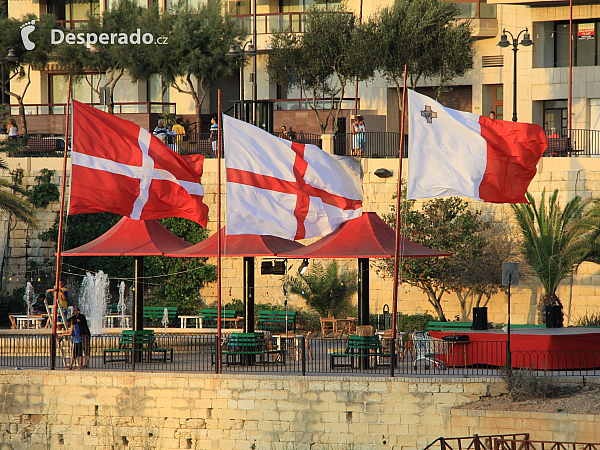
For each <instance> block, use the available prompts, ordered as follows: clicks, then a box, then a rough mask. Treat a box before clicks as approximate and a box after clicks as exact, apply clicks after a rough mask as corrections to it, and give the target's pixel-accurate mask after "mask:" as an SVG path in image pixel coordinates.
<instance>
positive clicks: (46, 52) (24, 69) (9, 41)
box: [0, 14, 56, 133]
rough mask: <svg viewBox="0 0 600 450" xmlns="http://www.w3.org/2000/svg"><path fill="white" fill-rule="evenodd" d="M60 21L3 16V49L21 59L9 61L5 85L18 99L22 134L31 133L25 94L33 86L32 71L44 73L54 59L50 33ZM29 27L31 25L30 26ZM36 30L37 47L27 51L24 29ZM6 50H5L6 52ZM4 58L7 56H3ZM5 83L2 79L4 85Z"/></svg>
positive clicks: (32, 38) (0, 31)
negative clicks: (28, 125) (52, 57)
mask: <svg viewBox="0 0 600 450" xmlns="http://www.w3.org/2000/svg"><path fill="white" fill-rule="evenodd" d="M55 22H56V18H55V17H54V16H53V15H50V14H48V15H44V16H42V18H41V20H38V17H37V16H36V15H34V14H27V15H26V16H24V17H23V18H22V19H21V20H17V19H13V18H9V17H0V48H2V49H13V50H14V52H15V53H14V54H15V56H16V57H17V59H16V60H14V61H5V69H4V70H5V71H6V74H7V82H8V83H10V89H9V86H8V83H7V84H6V85H3V86H2V89H4V92H5V93H6V94H8V95H10V96H11V97H13V98H14V99H16V100H17V103H18V105H19V117H20V118H21V127H20V128H21V131H22V132H23V133H27V118H26V116H25V100H24V99H25V95H27V90H28V89H29V86H30V85H31V71H32V70H36V71H41V70H43V69H44V67H45V66H46V64H47V63H48V62H49V61H50V59H51V54H52V50H53V49H52V48H51V47H52V45H51V41H50V30H51V29H52V27H53V26H54V23H55ZM28 24H29V25H28ZM26 26H31V27H34V29H33V31H32V32H31V33H30V34H29V40H30V41H31V42H33V43H35V47H33V48H30V49H26V48H25V45H24V43H23V39H22V38H21V31H22V28H23V27H26ZM3 51H4V50H3ZM0 56H1V57H2V58H4V57H5V56H6V54H2V55H0ZM15 81H21V82H24V84H22V86H23V87H22V90H21V91H17V90H16V89H17V86H18V85H19V84H18V83H15ZM2 83H4V80H0V84H2Z"/></svg>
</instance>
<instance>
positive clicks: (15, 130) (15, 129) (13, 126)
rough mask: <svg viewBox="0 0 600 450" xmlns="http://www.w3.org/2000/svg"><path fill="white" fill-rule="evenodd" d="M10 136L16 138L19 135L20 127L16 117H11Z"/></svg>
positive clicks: (9, 124)
mask: <svg viewBox="0 0 600 450" xmlns="http://www.w3.org/2000/svg"><path fill="white" fill-rule="evenodd" d="M7 128H8V138H9V139H16V138H17V136H18V135H19V128H18V127H17V123H16V122H15V120H14V119H10V120H9V121H8V126H7Z"/></svg>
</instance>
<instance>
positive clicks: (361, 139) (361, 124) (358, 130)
mask: <svg viewBox="0 0 600 450" xmlns="http://www.w3.org/2000/svg"><path fill="white" fill-rule="evenodd" d="M365 132H366V129H365V119H364V117H363V116H356V117H355V118H354V122H352V134H353V136H352V156H358V157H359V158H361V157H362V152H363V148H364V145H365Z"/></svg>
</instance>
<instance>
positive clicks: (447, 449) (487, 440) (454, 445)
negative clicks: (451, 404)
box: [423, 433, 529, 450]
mask: <svg viewBox="0 0 600 450" xmlns="http://www.w3.org/2000/svg"><path fill="white" fill-rule="evenodd" d="M498 439H503V440H506V439H511V440H517V439H519V440H525V441H526V440H529V433H519V434H492V435H487V436H480V435H478V434H474V435H473V436H464V437H456V438H444V437H441V436H440V437H439V438H437V439H436V440H435V441H433V442H432V443H431V444H429V445H428V446H427V447H425V448H424V449H423V450H427V449H429V448H431V449H434V448H435V447H436V444H439V445H440V450H496V447H495V446H496V440H498Z"/></svg>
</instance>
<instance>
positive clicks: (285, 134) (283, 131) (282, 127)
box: [279, 125, 290, 139]
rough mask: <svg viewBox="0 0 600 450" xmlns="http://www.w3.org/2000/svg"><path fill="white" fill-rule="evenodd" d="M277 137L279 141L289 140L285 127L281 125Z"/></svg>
mask: <svg viewBox="0 0 600 450" xmlns="http://www.w3.org/2000/svg"><path fill="white" fill-rule="evenodd" d="M279 137H280V138H281V139H289V138H290V135H289V134H288V130H287V127H286V126H285V125H281V133H279Z"/></svg>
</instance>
